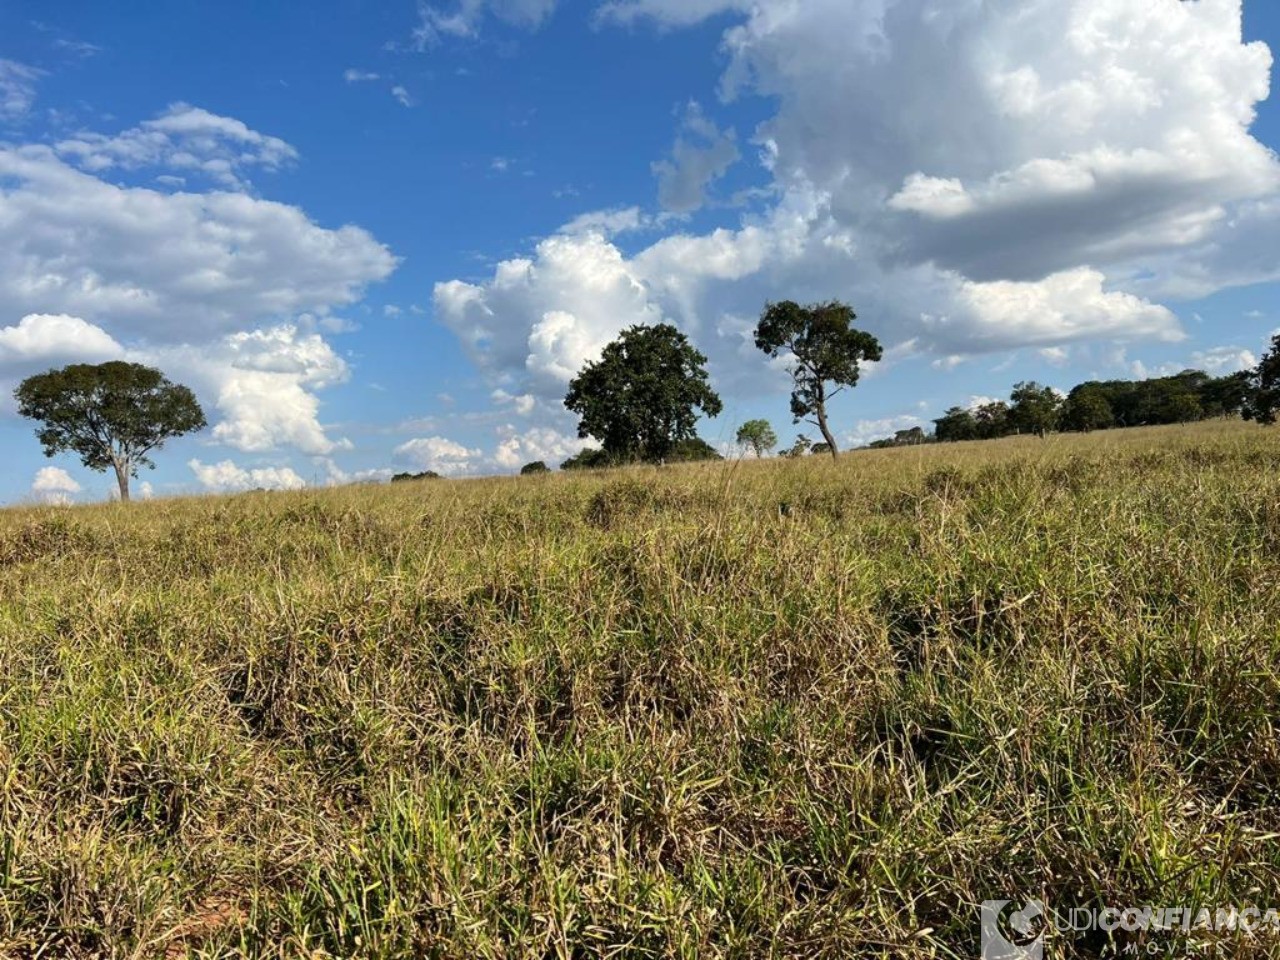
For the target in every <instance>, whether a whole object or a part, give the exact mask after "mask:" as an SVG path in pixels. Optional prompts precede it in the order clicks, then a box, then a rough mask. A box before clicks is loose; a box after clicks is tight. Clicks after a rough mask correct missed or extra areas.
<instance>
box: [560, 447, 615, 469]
mask: <svg viewBox="0 0 1280 960" xmlns="http://www.w3.org/2000/svg"><path fill="white" fill-rule="evenodd" d="M610 465H611V464H610V460H609V455H608V454H607V453H605V452H604V451H603V450H593V449H587V450H582V451H580V452H578V453H575V454H574V455H573V456H572V457H570V458H569V459H568V460H566V461H564V463H562V464H560V469H561V470H602V469H604V468H605V467H608V466H610Z"/></svg>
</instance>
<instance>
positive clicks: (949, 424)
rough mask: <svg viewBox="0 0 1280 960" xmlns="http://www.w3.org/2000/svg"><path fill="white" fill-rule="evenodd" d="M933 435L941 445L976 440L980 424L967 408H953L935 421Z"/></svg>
mask: <svg viewBox="0 0 1280 960" xmlns="http://www.w3.org/2000/svg"><path fill="white" fill-rule="evenodd" d="M933 435H934V436H935V437H936V438H937V439H938V442H939V443H955V442H957V441H960V440H976V439H977V438H978V424H977V422H976V421H975V420H974V418H973V411H972V410H969V409H967V408H965V407H952V408H951V409H950V410H948V411H947V412H946V413H944V414H943V415H942V416H941V417H939V418H938V419H937V420H935V421H933Z"/></svg>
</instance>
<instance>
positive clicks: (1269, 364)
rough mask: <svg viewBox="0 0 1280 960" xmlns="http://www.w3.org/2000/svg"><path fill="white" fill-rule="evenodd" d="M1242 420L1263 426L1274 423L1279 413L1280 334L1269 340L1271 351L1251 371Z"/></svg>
mask: <svg viewBox="0 0 1280 960" xmlns="http://www.w3.org/2000/svg"><path fill="white" fill-rule="evenodd" d="M1250 388H1251V389H1250V391H1249V396H1248V398H1247V399H1246V400H1245V404H1244V418H1245V419H1246V420H1256V421H1258V423H1261V424H1263V425H1264V426H1269V425H1270V424H1273V423H1275V422H1276V417H1277V414H1278V413H1280V333H1277V334H1276V335H1275V336H1274V337H1273V338H1272V340H1271V350H1270V352H1269V353H1267V355H1266V356H1265V357H1263V358H1262V362H1261V363H1259V364H1258V366H1257V369H1255V370H1254V371H1253V375H1252V377H1251V382H1250Z"/></svg>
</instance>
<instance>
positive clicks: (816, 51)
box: [601, 0, 1280, 357]
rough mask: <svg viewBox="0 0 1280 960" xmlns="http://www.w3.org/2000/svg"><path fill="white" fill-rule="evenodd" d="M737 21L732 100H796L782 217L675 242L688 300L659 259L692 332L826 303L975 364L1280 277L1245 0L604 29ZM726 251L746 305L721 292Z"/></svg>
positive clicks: (1160, 327) (719, 7)
mask: <svg viewBox="0 0 1280 960" xmlns="http://www.w3.org/2000/svg"><path fill="white" fill-rule="evenodd" d="M717 14H722V15H728V16H729V17H731V21H730V25H729V27H728V29H727V30H726V31H725V33H724V35H723V46H724V49H725V50H726V51H727V53H728V57H729V65H728V68H727V69H726V71H725V74H724V76H723V80H722V87H721V92H722V94H723V95H724V96H726V97H730V98H732V97H734V96H737V95H738V94H739V93H740V92H742V91H744V90H750V91H751V92H752V93H755V94H760V95H763V96H765V97H768V98H770V99H772V100H774V101H775V102H777V104H778V108H777V112H776V114H775V115H774V116H773V117H771V118H770V119H769V120H768V121H767V122H766V123H764V124H762V125H761V126H760V127H759V128H758V129H757V130H756V132H755V140H756V142H758V143H760V144H761V145H762V147H763V155H762V161H763V163H764V165H765V167H766V169H767V170H768V171H769V172H770V173H771V175H772V176H773V178H774V183H773V190H774V191H775V192H776V194H777V195H779V196H780V197H781V200H780V201H779V206H778V208H776V209H775V211H774V212H773V213H772V214H770V215H768V216H766V217H764V218H758V219H752V218H751V217H747V218H746V219H744V222H743V224H742V226H741V227H740V229H739V230H737V231H721V232H720V233H719V235H718V241H719V242H717V235H716V234H712V235H710V236H703V237H681V238H679V239H672V240H671V241H662V242H660V243H659V244H657V245H655V248H654V250H655V251H656V250H661V249H662V248H663V247H664V246H665V247H666V248H667V249H668V251H669V252H671V253H674V254H676V255H675V256H669V257H665V258H663V259H665V260H666V261H667V262H666V264H665V265H664V269H663V271H662V272H663V273H664V274H665V278H666V279H665V283H664V284H661V285H660V284H659V283H658V282H657V281H656V273H655V271H653V270H650V269H646V267H649V266H650V265H651V264H650V263H649V262H647V261H650V262H651V261H653V260H654V259H655V258H656V257H657V254H656V252H651V251H643V252H641V253H639V254H637V255H636V256H635V257H634V258H633V259H634V265H633V266H632V270H633V271H634V272H635V273H636V274H637V275H638V276H640V277H642V278H644V279H645V280H647V281H648V282H650V283H651V284H652V285H653V289H654V291H655V293H658V294H661V293H664V292H665V293H668V294H673V293H674V292H676V291H679V290H680V289H681V288H687V287H690V286H695V287H700V288H701V290H697V289H695V290H694V291H693V292H692V293H687V295H686V296H685V297H684V298H683V300H682V302H681V305H680V310H679V314H680V316H682V317H690V316H698V317H701V318H702V319H703V321H704V322H705V320H706V319H708V318H707V316H706V315H707V314H708V313H709V312H712V311H716V310H720V311H724V312H731V313H732V314H734V315H742V314H746V315H750V313H749V311H748V310H746V309H743V307H742V306H739V304H740V303H742V302H743V301H744V300H746V295H747V294H749V295H750V296H751V297H754V298H755V299H757V301H758V302H759V301H762V300H763V298H765V297H768V296H776V295H777V291H778V290H779V289H783V290H786V291H787V295H789V296H791V295H793V291H796V290H799V291H813V292H814V293H813V294H812V296H813V297H828V296H839V297H843V298H846V299H850V300H852V302H854V303H855V304H856V305H858V306H859V307H860V309H861V310H863V311H864V312H865V313H866V314H867V316H868V317H870V318H871V321H870V322H871V324H872V326H873V329H874V330H875V331H876V332H878V333H881V334H884V335H885V336H886V337H887V338H888V339H890V340H897V339H899V338H908V339H909V338H911V337H916V336H919V337H921V343H922V345H924V346H925V347H927V348H928V349H931V350H934V351H940V352H941V353H942V355H943V356H947V357H961V356H964V355H967V354H970V353H974V352H984V351H989V350H993V349H1005V348H1010V349H1011V348H1016V347H1019V346H1026V345H1031V346H1036V347H1038V348H1042V349H1052V348H1054V347H1060V346H1062V345H1063V344H1066V343H1070V342H1073V341H1076V340H1080V339H1101V340H1106V339H1110V338H1119V339H1157V340H1167V339H1171V338H1174V337H1176V336H1177V335H1178V322H1177V320H1176V318H1175V317H1174V315H1173V314H1172V313H1171V312H1170V311H1168V310H1167V309H1165V308H1164V307H1162V306H1160V305H1159V302H1158V301H1159V300H1161V299H1165V298H1171V297H1172V298H1190V297H1200V296H1204V295H1206V294H1209V293H1212V292H1213V291H1215V290H1218V289H1222V288H1223V287H1227V286H1232V285H1239V284H1245V283H1255V282H1259V281H1264V280H1268V279H1272V278H1277V277H1280V260H1278V259H1277V257H1276V255H1275V250H1276V243H1275V241H1276V237H1277V234H1278V233H1280V163H1278V162H1277V158H1276V157H1275V155H1274V154H1273V153H1272V152H1271V151H1269V150H1268V149H1267V148H1266V147H1265V146H1263V145H1262V144H1261V143H1260V142H1258V141H1257V140H1256V139H1255V138H1253V137H1252V136H1251V134H1250V132H1249V128H1250V125H1251V123H1252V121H1253V118H1254V113H1255V108H1256V105H1257V103H1258V102H1259V101H1260V100H1261V99H1263V98H1265V97H1266V95H1267V92H1268V83H1269V70H1270V66H1271V54H1270V51H1269V50H1268V49H1267V47H1266V46H1265V45H1264V44H1261V43H1256V42H1255V43H1248V44H1246V43H1244V42H1242V38H1241V3H1240V0H1200V2H1196V3H1173V2H1152V0H1062V2H1058V3H1041V2H1032V0H1010V2H1007V3H1000V4H989V3H976V2H975V3H968V2H964V3H961V2H957V3H945V4H944V3H939V2H937V0H895V2H893V3H885V2H884V0H806V2H804V3H797V2H794V0H750V2H748V0H615V2H612V3H607V4H605V5H604V7H603V8H602V10H601V15H602V17H603V18H604V19H605V20H613V21H622V22H630V21H634V20H637V19H641V18H644V19H648V20H650V21H653V22H655V23H657V24H659V25H660V26H662V27H667V28H676V27H680V26H685V25H689V24H692V23H697V22H700V21H702V20H704V19H706V18H707V17H710V16H712V15H717ZM788 205H790V206H791V207H792V208H793V212H795V213H798V214H799V216H797V217H790V218H788V217H784V216H781V215H780V211H781V210H782V209H783V208H785V207H786V206H788ZM819 233H821V234H823V235H822V236H821V238H820V239H819V237H818V236H817V235H818V234H819ZM753 234H754V235H753ZM717 248H719V254H720V259H719V263H720V264H721V265H722V266H723V267H724V268H725V269H724V273H725V274H730V273H732V274H736V275H734V276H732V280H733V286H732V288H730V287H729V286H728V285H727V284H725V283H716V282H715V281H716V280H717V279H725V280H727V279H729V276H727V275H726V276H724V277H723V278H721V277H717V276H716V275H714V274H713V273H711V272H709V271H708V266H709V265H711V264H713V263H716V262H717V260H716V254H717ZM855 251H856V254H857V255H856V256H854V253H855ZM841 254H845V256H841ZM1010 284H1018V285H1020V286H1010ZM739 298H742V299H741V300H740V299H739ZM797 299H799V297H797ZM663 302H664V303H665V301H663ZM1016 302H1021V303H1024V304H1026V305H1027V306H1029V307H1035V308H1037V309H1038V308H1045V310H1046V313H1045V314H1044V315H1040V314H1036V313H1023V312H1020V311H1018V310H1015V309H1011V308H1010V307H1011V306H1012V304H1014V303H1016ZM722 305H723V306H722ZM939 318H941V319H939Z"/></svg>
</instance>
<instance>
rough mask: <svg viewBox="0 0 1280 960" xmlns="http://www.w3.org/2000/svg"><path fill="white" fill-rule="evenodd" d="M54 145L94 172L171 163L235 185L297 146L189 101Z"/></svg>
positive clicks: (287, 159)
mask: <svg viewBox="0 0 1280 960" xmlns="http://www.w3.org/2000/svg"><path fill="white" fill-rule="evenodd" d="M54 149H55V150H56V151H57V152H58V154H59V155H60V156H62V157H65V158H67V159H69V160H71V161H72V162H74V163H76V164H78V165H79V166H81V167H83V168H84V169H86V170H89V171H92V172H100V171H104V170H110V169H112V168H115V167H118V168H121V169H125V170H137V169H139V168H142V167H169V168H171V169H175V170H181V171H183V172H192V173H202V174H204V175H205V176H207V177H209V178H210V179H211V180H213V181H214V182H216V183H220V184H222V185H223V186H228V187H232V188H238V187H241V186H242V185H243V182H244V181H243V180H242V177H241V173H242V171H243V170H244V169H245V168H247V167H260V168H262V169H264V170H268V171H274V170H279V169H280V168H281V167H283V166H285V165H286V164H289V163H292V162H293V161H295V160H297V158H298V152H297V151H296V150H294V148H293V147H291V146H290V145H289V144H287V143H285V142H284V141H283V140H281V139H279V138H277V137H270V136H267V135H265V134H262V133H258V132H257V131H256V130H251V129H249V127H247V126H246V125H245V124H244V123H242V122H241V121H239V120H235V119H233V118H231V117H221V116H218V115H217V114H214V113H210V112H209V111H207V110H202V109H200V108H199V107H193V106H191V105H190V104H186V103H176V104H173V105H172V106H171V107H169V109H168V110H167V111H165V112H164V113H163V114H161V115H160V116H159V117H157V118H156V119H154V120H148V121H146V122H145V123H143V124H142V125H141V126H138V127H134V128H132V129H130V130H125V131H124V132H123V133H119V134H116V135H115V136H107V135H105V134H101V133H91V132H83V133H79V134H77V135H76V136H75V137H73V138H70V139H67V140H62V141H60V142H59V143H57V144H55V146H54Z"/></svg>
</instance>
